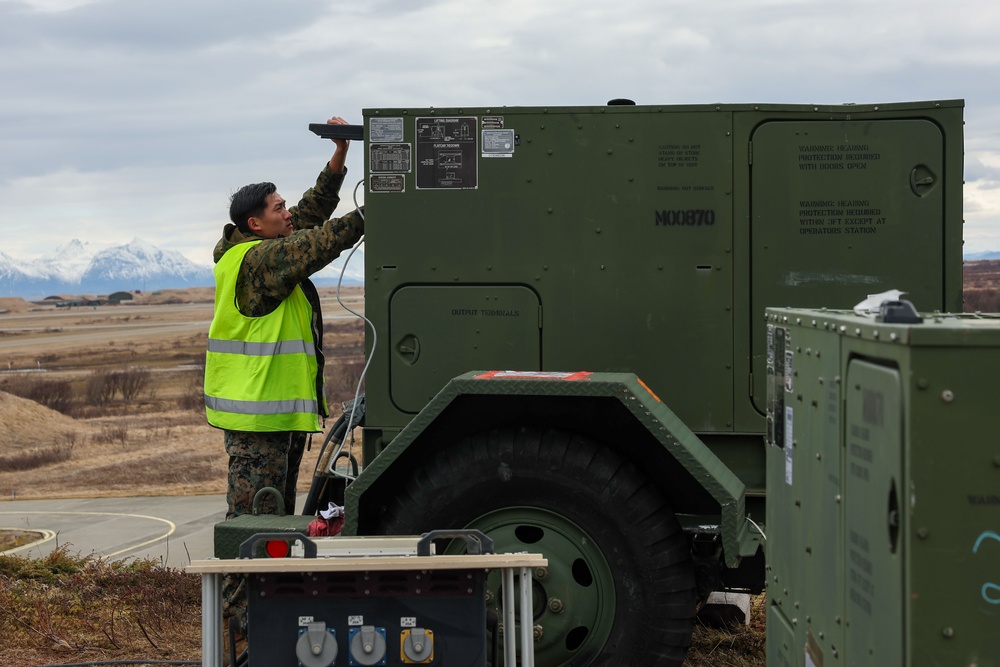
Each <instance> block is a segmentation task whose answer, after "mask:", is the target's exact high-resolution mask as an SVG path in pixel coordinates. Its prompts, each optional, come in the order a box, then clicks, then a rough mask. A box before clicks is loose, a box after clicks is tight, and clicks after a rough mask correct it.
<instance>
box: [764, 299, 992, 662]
mask: <svg viewBox="0 0 1000 667" xmlns="http://www.w3.org/2000/svg"><path fill="white" fill-rule="evenodd" d="M914 315H916V314H915V313H914ZM897 319H900V318H896V317H895V316H894V315H893V314H892V313H890V312H888V311H887V309H886V307H885V305H884V304H883V310H882V312H881V313H880V314H875V313H863V314H858V313H855V312H854V311H830V310H807V309H776V308H768V309H767V311H766V322H767V329H766V331H767V374H768V375H767V377H768V398H767V434H766V438H767V443H768V446H767V493H768V502H767V522H766V533H767V541H766V553H767V563H768V564H767V585H768V589H767V590H768V592H767V597H768V607H767V608H768V612H767V653H768V665H796V666H798V665H815V666H821V665H822V666H825V667H830V665H929V664H934V665H978V666H979V667H985V666H986V665H1000V436H998V433H1000V404H998V398H1000V391H998V378H1000V316H981V315H972V314H964V315H949V314H930V315H928V314H925V315H923V316H922V318H921V317H920V316H917V317H916V318H913V317H911V318H906V317H903V318H901V319H903V320H906V319H911V320H914V319H915V320H920V321H911V322H909V323H901V322H899V321H897Z"/></svg>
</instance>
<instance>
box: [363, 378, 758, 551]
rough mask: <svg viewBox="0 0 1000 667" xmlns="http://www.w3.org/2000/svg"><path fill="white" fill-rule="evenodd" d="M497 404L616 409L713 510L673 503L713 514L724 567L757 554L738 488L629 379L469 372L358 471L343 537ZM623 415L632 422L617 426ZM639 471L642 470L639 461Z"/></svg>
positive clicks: (680, 424) (731, 475) (690, 434)
mask: <svg viewBox="0 0 1000 667" xmlns="http://www.w3.org/2000/svg"><path fill="white" fill-rule="evenodd" d="M503 397H515V398H516V399H517V400H519V401H522V402H523V401H525V400H527V401H530V403H531V404H532V405H545V401H546V400H548V399H554V398H558V399H566V398H570V399H572V398H578V399H598V400H599V401H602V402H604V403H608V402H612V403H614V404H615V408H616V410H617V412H618V413H619V414H618V415H617V417H616V424H617V425H618V426H620V425H621V424H622V423H628V422H631V426H632V427H633V428H636V425H639V426H641V429H640V431H641V432H642V433H643V434H644V439H645V440H647V441H649V442H650V443H656V444H658V446H659V447H661V448H662V450H663V451H664V452H666V453H667V454H668V455H669V456H668V458H669V459H672V461H671V463H670V465H673V466H674V467H675V468H676V467H677V466H678V465H679V466H680V468H682V469H683V473H682V474H683V476H685V477H686V478H687V488H688V489H691V490H697V492H698V495H700V496H701V497H702V498H704V499H706V500H707V502H708V504H711V505H713V506H714V507H712V508H710V509H709V510H708V511H707V512H706V511H705V509H706V508H705V507H704V505H705V501H702V504H701V506H699V507H685V503H684V501H683V500H681V501H680V502H678V501H677V500H674V501H673V504H674V509H675V511H677V512H678V513H687V512H690V513H693V514H703V513H710V512H711V513H714V512H718V514H719V517H720V528H721V533H722V548H723V554H724V558H725V563H726V565H727V566H728V567H736V566H737V565H739V562H740V559H741V558H742V557H743V556H750V555H753V554H754V553H756V552H757V549H758V547H759V540H760V536H759V534H758V533H756V532H753V531H750V530H749V528H748V521H747V519H746V511H745V507H744V492H745V486H744V484H743V482H742V481H740V480H739V478H737V477H736V475H735V474H734V473H733V472H732V471H731V470H730V469H729V468H728V467H727V466H726V465H725V464H724V463H723V462H722V461H721V460H720V459H719V458H718V457H717V456H716V455H715V454H714V453H713V452H712V451H711V450H710V449H709V448H708V447H707V446H706V445H705V443H703V442H702V441H701V440H700V439H699V438H698V436H696V435H695V434H694V433H693V432H692V431H691V429H689V428H688V427H687V426H685V425H684V423H683V422H681V420H680V419H679V418H678V417H677V416H676V415H675V414H674V413H673V411H672V410H670V408H668V407H667V406H666V405H665V404H664V403H663V402H662V401H661V400H660V399H659V398H658V397H657V396H656V395H655V394H653V392H652V391H650V390H649V388H648V387H646V385H645V384H643V382H642V381H641V380H640V379H639V378H638V377H637V376H636V375H634V374H632V373H588V372H577V373H551V372H514V371H472V372H469V373H466V374H464V375H460V376H458V377H456V378H454V379H452V380H451V381H450V382H448V384H446V385H445V386H444V388H443V389H442V390H441V391H440V392H439V393H438V394H437V395H436V396H435V397H434V398H433V399H431V401H430V402H429V403H427V405H426V406H425V407H424V409H423V410H421V411H420V413H419V414H417V415H416V416H415V417H414V418H413V420H412V421H410V423H409V424H407V425H406V426H405V427H404V428H403V429H402V431H400V432H399V434H398V435H397V436H396V437H395V438H393V440H392V442H391V443H389V445H388V446H387V447H386V448H385V449H384V450H383V451H382V452H381V453H380V454H379V455H378V456H376V457H375V460H374V461H371V462H366V465H365V467H364V470H363V471H362V472H361V474H360V475H359V476H358V478H357V479H356V480H355V481H354V482H353V483H352V484H351V485H350V486H349V487H348V488H347V492H346V495H345V509H346V515H347V519H346V523H345V526H344V534H346V535H357V534H358V533H359V532H363V529H362V526H363V525H364V523H365V521H364V519H363V517H364V516H365V515H366V512H367V513H368V514H370V511H369V510H368V508H369V507H370V506H376V505H380V504H381V500H380V499H381V498H382V497H383V495H384V494H386V493H391V489H392V486H393V484H394V483H395V482H393V481H386V480H392V479H395V480H396V481H398V480H399V479H400V478H401V477H404V476H405V475H406V474H407V473H408V471H410V470H412V469H413V467H414V465H415V464H416V463H417V462H418V461H419V459H418V458H417V456H416V455H417V454H419V455H420V457H421V458H422V457H423V456H424V455H425V454H426V453H427V452H428V451H429V450H432V448H433V447H435V446H442V445H441V444H440V443H441V442H443V441H448V440H449V439H450V440H452V441H454V437H456V436H458V435H462V434H464V432H463V429H462V428H458V429H456V428H454V427H453V426H450V424H454V423H456V422H458V421H461V420H463V419H464V420H465V421H466V422H468V423H473V422H474V423H476V424H479V423H481V421H482V420H483V419H484V418H486V417H487V416H490V417H493V420H494V422H495V421H496V417H495V416H494V415H493V414H492V413H493V412H499V411H496V410H491V409H489V408H490V406H492V405H494V404H495V401H499V400H502V399H503ZM477 401H485V402H477ZM563 403H566V401H563ZM526 404H527V403H522V404H521V405H526ZM484 406H485V407H486V409H484ZM605 407H607V406H605ZM623 410H624V411H627V414H628V415H630V418H625V419H623V417H624V413H623ZM470 412H475V415H474V419H470V417H469V416H468V414H469V413H470ZM515 418H516V415H515ZM514 423H516V421H515V422H514ZM470 428H471V426H470V427H467V428H466V429H465V431H469V429H470ZM480 430H482V429H481V428H480ZM651 446H653V447H655V446H656V445H655V444H651ZM639 464H640V465H641V466H642V467H643V468H646V466H644V465H643V464H642V459H640V460H639ZM678 470H679V468H678ZM673 484H674V482H673V481H671V485H673ZM679 488H684V485H683V484H680V486H679ZM713 501H714V502H713ZM692 502H695V501H692ZM692 510H694V511H692Z"/></svg>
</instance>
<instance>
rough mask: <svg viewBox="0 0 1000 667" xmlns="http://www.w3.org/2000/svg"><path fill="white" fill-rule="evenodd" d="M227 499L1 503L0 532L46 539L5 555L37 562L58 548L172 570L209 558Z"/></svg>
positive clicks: (103, 499) (126, 499)
mask: <svg viewBox="0 0 1000 667" xmlns="http://www.w3.org/2000/svg"><path fill="white" fill-rule="evenodd" d="M225 514H226V499H225V496H221V495H212V496H183V497H161V498H91V499H67V500H16V501H7V502H0V528H11V529H15V530H25V529H30V530H36V531H39V532H42V533H43V535H44V538H43V539H42V540H41V541H39V542H36V543H34V544H32V545H27V546H24V547H21V548H18V549H12V550H10V551H6V552H4V553H13V554H17V555H21V556H32V557H39V556H44V555H45V554H47V553H49V552H50V551H51V550H52V549H54V548H56V546H63V545H68V546H69V549H70V551H71V552H73V553H77V552H79V553H80V554H82V555H90V554H94V555H96V556H104V557H110V558H116V559H122V558H133V557H138V558H153V559H156V560H158V561H160V562H161V563H165V564H166V565H168V566H170V567H178V568H180V567H184V566H186V565H187V564H188V563H190V562H191V561H192V560H199V559H203V558H210V557H212V555H213V545H212V535H213V527H214V526H215V524H216V523H218V522H220V521H222V520H223V519H224V518H225Z"/></svg>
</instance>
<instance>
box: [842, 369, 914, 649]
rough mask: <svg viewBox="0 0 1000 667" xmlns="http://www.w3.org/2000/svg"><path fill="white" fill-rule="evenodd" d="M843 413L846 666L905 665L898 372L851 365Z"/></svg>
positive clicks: (903, 500) (903, 490) (903, 507)
mask: <svg viewBox="0 0 1000 667" xmlns="http://www.w3.org/2000/svg"><path fill="white" fill-rule="evenodd" d="M844 393H845V396H844V398H845V411H844V446H845V452H844V464H845V465H844V471H843V488H844V493H843V498H844V548H845V550H846V553H845V554H844V556H845V557H844V563H845V570H846V571H845V573H844V575H845V581H844V586H845V589H846V590H845V595H844V603H845V610H844V619H845V621H846V627H847V628H849V630H848V632H847V640H846V642H847V646H845V649H846V650H845V654H846V655H845V657H846V663H845V664H848V665H903V664H908V663H905V662H904V655H903V645H904V637H903V628H904V624H903V623H904V618H903V609H904V608H905V606H906V605H905V604H904V602H905V601H904V600H903V577H904V571H903V568H904V562H905V560H904V550H905V545H906V539H905V535H906V531H905V522H906V520H907V517H906V514H907V511H906V497H907V495H908V493H909V491H908V489H906V488H905V485H904V483H903V480H904V479H905V478H904V477H903V412H902V406H903V392H902V384H901V382H900V378H899V371H898V370H897V369H895V368H888V367H885V366H879V365H876V364H872V363H869V362H867V361H862V360H860V359H855V360H854V361H852V362H851V363H850V365H849V366H848V369H847V385H846V390H845V392H844Z"/></svg>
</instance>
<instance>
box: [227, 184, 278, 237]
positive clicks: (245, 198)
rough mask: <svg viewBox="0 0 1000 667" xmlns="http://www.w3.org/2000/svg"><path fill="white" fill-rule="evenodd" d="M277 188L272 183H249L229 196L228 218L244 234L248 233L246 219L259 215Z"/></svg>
mask: <svg viewBox="0 0 1000 667" xmlns="http://www.w3.org/2000/svg"><path fill="white" fill-rule="evenodd" d="M275 190H277V188H276V187H275V185H274V183H251V184H250V185H244V186H243V187H242V188H240V189H239V190H237V191H236V192H234V193H233V195H232V196H231V197H230V198H229V219H230V220H232V221H233V224H234V225H236V228H237V229H239V230H240V231H241V232H243V233H244V234H250V227H249V226H248V225H247V221H248V220H249V219H250V218H257V217H260V216H261V215H262V214H263V213H264V209H265V208H266V207H267V198H268V197H269V196H271V195H272V194H274V191H275Z"/></svg>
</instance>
